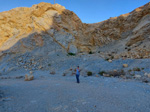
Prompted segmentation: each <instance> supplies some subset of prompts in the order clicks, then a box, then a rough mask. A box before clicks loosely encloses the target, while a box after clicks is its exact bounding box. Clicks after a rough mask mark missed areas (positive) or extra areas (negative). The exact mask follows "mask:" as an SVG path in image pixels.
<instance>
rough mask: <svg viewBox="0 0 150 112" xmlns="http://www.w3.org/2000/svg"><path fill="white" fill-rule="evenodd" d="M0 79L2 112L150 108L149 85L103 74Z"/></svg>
mask: <svg viewBox="0 0 150 112" xmlns="http://www.w3.org/2000/svg"><path fill="white" fill-rule="evenodd" d="M80 79H81V83H80V84H77V83H75V77H72V76H66V77H63V76H57V75H54V76H51V75H50V76H45V77H43V76H42V77H38V78H36V79H35V80H33V81H30V82H25V81H24V80H23V79H1V80H0V86H1V89H2V91H3V92H4V94H5V96H4V98H3V99H2V100H1V101H0V102H1V104H2V105H0V112H150V85H148V84H144V83H140V82H135V81H124V80H123V79H115V78H103V77H99V78H96V77H86V78H85V77H80Z"/></svg>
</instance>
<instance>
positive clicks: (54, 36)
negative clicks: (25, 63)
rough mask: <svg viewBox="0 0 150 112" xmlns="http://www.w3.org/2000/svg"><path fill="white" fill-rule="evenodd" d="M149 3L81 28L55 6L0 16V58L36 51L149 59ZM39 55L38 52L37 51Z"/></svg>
mask: <svg viewBox="0 0 150 112" xmlns="http://www.w3.org/2000/svg"><path fill="white" fill-rule="evenodd" d="M149 41H150V3H148V4H146V5H144V6H142V7H139V8H137V9H135V10H134V11H132V12H130V13H128V14H123V15H120V16H119V17H112V18H110V19H108V20H105V21H103V22H100V23H95V24H85V23H82V22H81V20H80V19H79V18H78V16H77V15H76V14H75V13H73V12H72V11H69V10H66V9H65V8H64V7H63V6H60V5H59V4H55V5H52V4H50V3H44V2H42V3H40V4H38V5H33V6H32V7H31V8H23V7H22V8H15V9H12V10H10V11H6V12H2V13H0V56H5V55H6V54H23V53H25V52H30V51H33V50H35V52H36V50H39V49H41V48H42V52H43V53H44V52H45V53H46V52H52V51H57V50H59V49H63V50H65V51H67V52H72V53H77V52H89V51H93V52H98V51H99V52H101V55H103V56H107V55H110V54H111V55H112V56H113V57H114V58H119V57H124V58H149V57H150V50H149V48H150V45H149ZM40 52H41V51H40Z"/></svg>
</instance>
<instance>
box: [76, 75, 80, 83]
mask: <svg viewBox="0 0 150 112" xmlns="http://www.w3.org/2000/svg"><path fill="white" fill-rule="evenodd" d="M76 79H77V83H80V81H79V75H76Z"/></svg>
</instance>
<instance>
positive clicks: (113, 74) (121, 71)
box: [108, 70, 125, 77]
mask: <svg viewBox="0 0 150 112" xmlns="http://www.w3.org/2000/svg"><path fill="white" fill-rule="evenodd" d="M108 74H109V75H110V76H113V77H119V76H124V75H125V72H124V70H118V71H116V70H115V71H109V72H108Z"/></svg>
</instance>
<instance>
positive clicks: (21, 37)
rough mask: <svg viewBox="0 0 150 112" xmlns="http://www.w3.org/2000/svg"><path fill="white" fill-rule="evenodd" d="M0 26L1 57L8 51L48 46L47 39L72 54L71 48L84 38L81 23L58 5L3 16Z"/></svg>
mask: <svg viewBox="0 0 150 112" xmlns="http://www.w3.org/2000/svg"><path fill="white" fill-rule="evenodd" d="M0 24H1V25H0V34H1V37H0V51H1V54H2V51H3V53H5V51H6V50H7V52H8V50H9V53H11V52H14V53H24V52H26V51H32V50H33V49H35V48H36V47H40V46H43V45H44V44H45V43H44V40H43V39H45V36H44V35H46V36H47V38H51V39H52V40H53V41H54V42H56V43H57V44H59V45H60V46H61V47H62V48H64V49H65V50H67V51H68V50H69V47H70V44H72V45H74V44H76V42H75V40H77V39H78V38H79V37H81V36H82V32H81V31H82V22H81V21H80V19H79V18H78V17H77V16H76V15H75V14H74V13H73V12H71V11H69V10H66V9H65V8H64V7H63V6H60V5H58V4H55V5H52V4H49V3H40V4H38V5H34V6H32V7H31V8H15V9H12V10H10V11H7V12H2V13H0ZM77 32H78V33H77ZM45 42H46V41H45ZM49 47H51V45H50V44H49ZM73 47H75V46H73ZM75 50H76V47H75Z"/></svg>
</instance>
